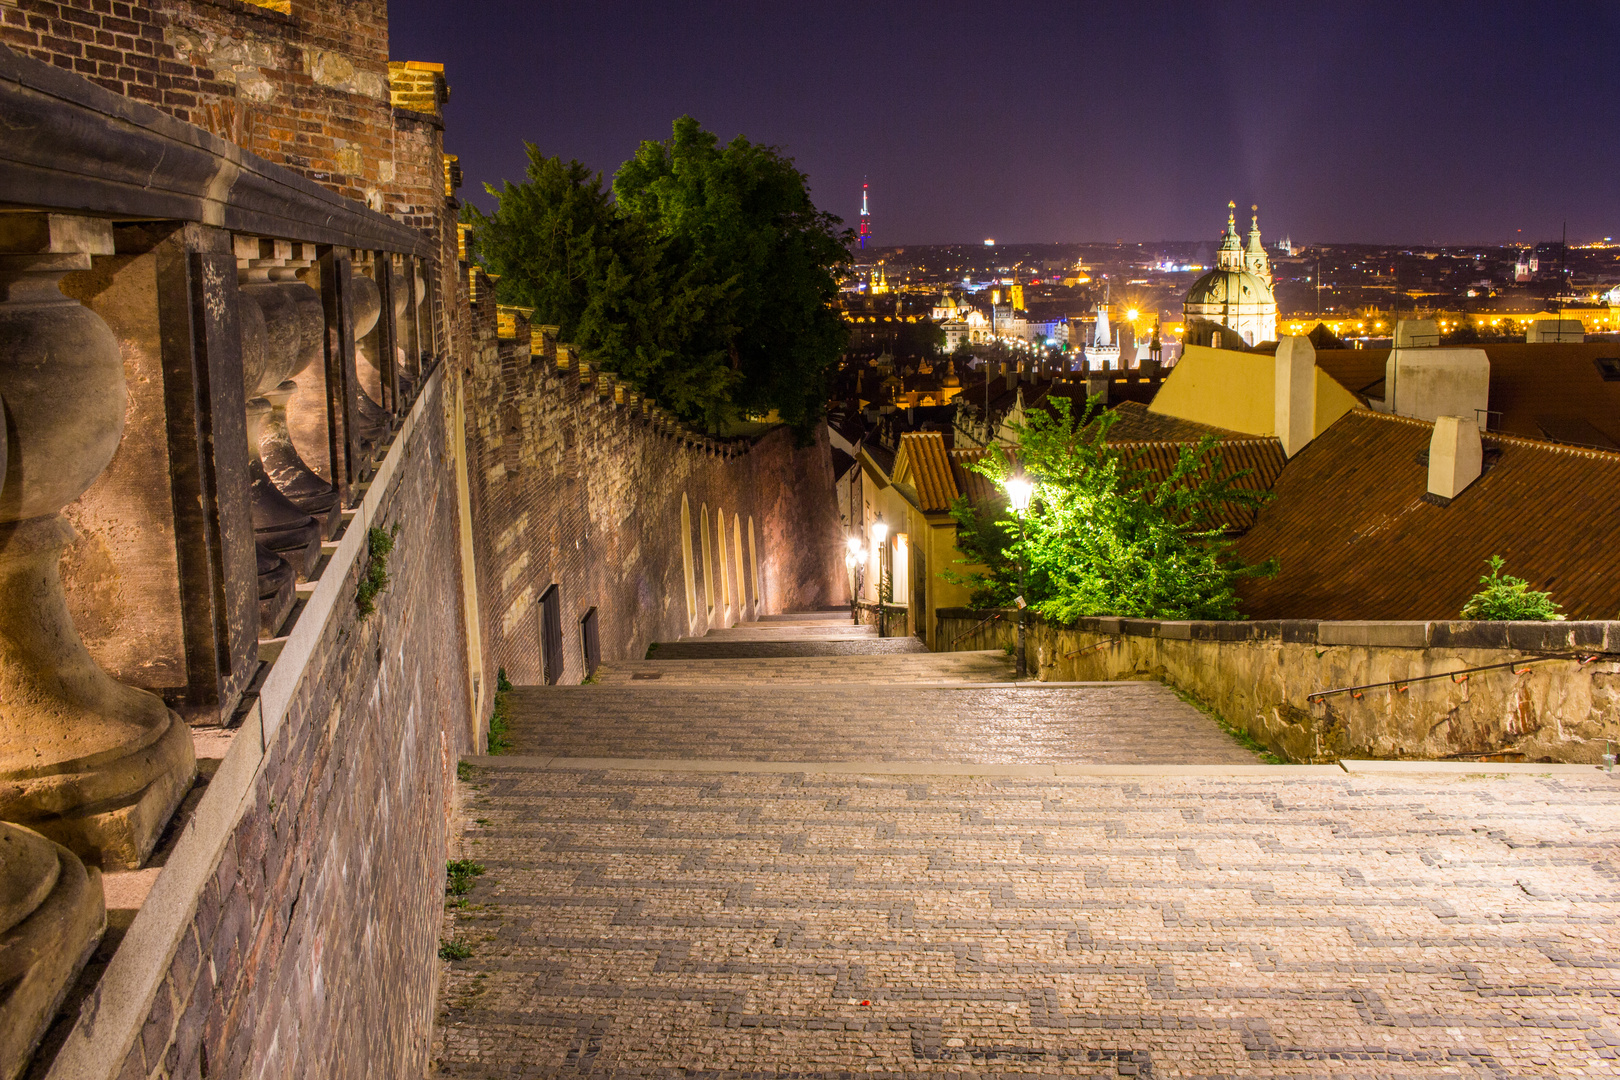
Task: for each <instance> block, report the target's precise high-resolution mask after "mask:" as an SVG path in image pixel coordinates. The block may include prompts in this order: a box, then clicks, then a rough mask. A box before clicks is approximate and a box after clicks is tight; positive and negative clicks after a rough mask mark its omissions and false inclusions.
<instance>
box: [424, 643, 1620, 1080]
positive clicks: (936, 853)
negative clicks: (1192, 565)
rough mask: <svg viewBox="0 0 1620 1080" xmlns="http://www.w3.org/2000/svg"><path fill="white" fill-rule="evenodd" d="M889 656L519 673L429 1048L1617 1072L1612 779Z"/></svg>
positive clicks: (1141, 1065) (517, 1057)
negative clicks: (1326, 755)
mask: <svg viewBox="0 0 1620 1080" xmlns="http://www.w3.org/2000/svg"><path fill="white" fill-rule="evenodd" d="M833 645H836V646H838V647H840V648H842V649H846V650H847V652H845V653H844V654H842V655H836V656H829V655H827V654H826V653H823V652H818V651H815V650H818V649H824V648H826V647H828V646H833ZM882 645H884V642H883V641H882V640H881V639H877V638H875V637H871V636H870V635H869V634H866V633H862V632H859V631H857V629H856V628H854V627H851V626H849V625H848V624H847V623H842V622H839V623H837V624H833V623H831V622H830V621H829V620H827V619H825V618H824V617H823V618H817V617H807V618H804V617H801V618H793V619H786V618H784V619H773V620H771V621H769V622H764V621H762V622H761V623H760V624H756V625H752V626H749V627H746V628H735V629H733V630H729V631H724V632H720V633H717V634H713V635H708V636H705V637H704V638H700V639H697V640H694V641H682V642H674V643H669V644H668V645H663V646H660V647H659V648H658V649H656V650H654V652H653V659H651V660H646V661H633V662H628V663H614V664H611V665H608V666H607V667H606V668H605V669H604V670H603V672H602V679H601V683H600V684H599V685H587V686H573V687H535V688H522V687H520V688H517V689H515V690H513V691H511V692H510V695H509V711H510V713H511V715H512V735H513V739H514V742H515V746H514V748H513V754H512V756H509V757H486V758H481V759H478V760H477V761H476V762H475V763H473V764H472V766H471V770H470V772H469V774H468V775H469V778H470V779H471V786H470V789H469V792H468V801H467V804H466V818H467V821H466V824H465V826H464V829H463V833H462V837H461V841H460V848H459V851H458V854H459V855H462V856H465V857H466V858H468V859H470V860H473V861H474V862H476V863H477V865H478V868H479V869H480V870H481V871H482V873H481V875H480V876H477V877H476V878H470V879H468V880H471V881H473V882H475V884H473V886H472V888H471V891H470V892H469V893H468V894H467V895H466V896H464V897H461V898H458V899H456V900H455V901H454V902H453V904H452V907H451V910H450V911H448V912H447V916H446V924H445V928H444V930H443V935H444V938H445V940H447V941H449V942H452V943H453V944H452V947H451V949H450V950H449V951H448V954H450V955H460V954H461V950H462V949H465V950H467V951H468V952H470V955H465V956H463V957H462V958H461V959H457V960H455V961H453V962H451V961H447V968H446V972H445V979H444V983H443V989H442V992H441V997H440V1009H439V1015H438V1026H437V1036H436V1044H435V1048H434V1057H435V1064H434V1073H435V1075H438V1076H444V1077H469V1078H471V1077H478V1078H486V1077H490V1078H492V1077H519V1076H522V1077H564V1076H567V1077H578V1076H589V1077H600V1078H604V1080H605V1078H608V1077H614V1078H617V1080H637V1078H647V1080H652V1078H655V1077H656V1078H670V1077H677V1076H680V1077H712V1078H716V1080H718V1078H721V1077H727V1078H742V1077H757V1078H766V1077H788V1076H792V1077H798V1078H801V1080H832V1078H834V1077H858V1078H861V1080H879V1078H882V1080H900V1078H902V1077H905V1078H927V1077H952V1078H955V1080H967V1078H970V1077H971V1078H985V1080H991V1078H995V1080H1010V1078H1012V1077H1035V1076H1052V1077H1059V1076H1061V1077H1093V1078H1100V1077H1109V1078H1115V1077H1159V1078H1161V1080H1163V1078H1166V1077H1183V1078H1188V1080H1191V1078H1195V1077H1196V1078H1205V1080H1208V1078H1213V1077H1239V1076H1242V1077H1250V1076H1254V1077H1267V1078H1281V1077H1312V1078H1314V1077H1318V1076H1344V1077H1357V1078H1361V1077H1365V1078H1369V1080H1371V1078H1374V1077H1378V1078H1382V1077H1387V1076H1402V1077H1425V1078H1426V1077H1443V1076H1457V1075H1465V1076H1481V1077H1493V1076H1537V1077H1541V1076H1546V1077H1553V1076H1560V1077H1561V1076H1577V1075H1580V1076H1588V1075H1591V1076H1596V1075H1614V1070H1613V1067H1614V1065H1615V1063H1616V1061H1617V1060H1620V1057H1617V1054H1620V1010H1617V1008H1616V1006H1615V1002H1616V1000H1617V998H1616V993H1615V988H1614V982H1615V972H1616V971H1617V970H1620V962H1617V961H1616V960H1615V957H1617V956H1620V929H1617V927H1620V897H1617V896H1616V895H1615V888H1614V881H1615V874H1614V872H1613V868H1612V866H1611V865H1610V864H1611V863H1612V862H1613V859H1612V857H1611V853H1612V851H1613V850H1614V847H1615V844H1616V843H1617V842H1620V825H1617V822H1620V787H1617V786H1616V782H1615V781H1612V780H1609V779H1607V778H1605V777H1604V775H1603V774H1602V773H1595V774H1593V773H1591V771H1590V770H1588V772H1587V774H1584V775H1580V776H1576V775H1573V774H1569V775H1566V774H1565V773H1558V774H1556V775H1555V774H1552V773H1549V774H1546V775H1536V774H1532V773H1530V772H1524V771H1518V772H1514V771H1511V770H1514V769H1517V768H1519V767H1517V766H1505V767H1502V768H1504V769H1507V770H1510V771H1506V772H1502V773H1485V772H1479V773H1474V774H1461V773H1452V774H1449V775H1431V774H1424V773H1422V772H1401V771H1399V766H1400V763H1388V764H1389V765H1390V766H1391V767H1390V769H1388V770H1384V771H1377V770H1374V771H1370V772H1368V771H1357V770H1351V771H1346V770H1343V769H1340V768H1339V767H1338V766H1331V765H1305V766H1264V765H1259V764H1256V763H1255V762H1254V759H1253V758H1252V757H1251V756H1250V755H1248V754H1247V753H1246V752H1245V751H1243V749H1242V748H1241V747H1239V746H1237V744H1235V743H1234V742H1232V741H1231V740H1230V739H1228V738H1227V737H1226V736H1225V735H1224V734H1222V733H1221V732H1220V730H1219V729H1218V728H1217V727H1216V726H1215V724H1214V723H1213V722H1212V721H1211V720H1209V719H1208V718H1207V717H1205V716H1203V715H1202V714H1200V713H1198V712H1197V711H1196V710H1194V709H1193V708H1192V707H1190V706H1188V705H1186V704H1185V703H1183V702H1182V701H1180V700H1179V699H1177V698H1176V697H1175V696H1174V695H1173V694H1172V693H1171V692H1170V691H1169V690H1168V689H1166V688H1165V687H1163V686H1160V685H1159V684H1156V683H1148V682H1135V683H1094V684H1066V685H1065V684H1039V683H1015V684H1009V683H1008V682H1007V681H1006V680H1007V679H1008V678H1010V674H1009V672H1008V670H1007V665H1006V658H1005V657H1002V656H999V655H998V654H982V653H981V654H958V655H957V656H954V657H953V656H943V655H933V654H928V653H916V652H905V653H880V652H874V651H868V650H871V649H872V648H873V647H877V646H882ZM677 647H678V648H679V649H680V650H682V651H681V653H680V655H679V656H678V657H677V656H672V655H670V654H669V653H666V651H665V650H666V649H670V650H674V649H676V648H677ZM767 647H768V648H769V649H771V650H772V651H771V652H769V653H760V652H754V653H750V654H747V655H742V656H739V655H737V652H736V650H737V649H740V648H752V649H764V648H767ZM651 675H656V678H650V677H648V676H651ZM990 676H994V678H991V677H990ZM1083 762H1093V763H1097V762H1100V763H1101V764H1080V763H1083ZM1153 762H1177V763H1186V762H1197V763H1200V764H1193V765H1188V764H1167V765H1155V764H1151V763H1153ZM1373 764H1382V763H1373ZM1422 767H1423V766H1422V765H1421V764H1419V765H1417V766H1416V768H1418V769H1421V768H1422ZM1477 768H1478V769H1480V770H1484V769H1489V768H1492V766H1477ZM1553 768H1556V767H1553ZM1572 768H1573V767H1565V769H1566V772H1568V770H1570V769H1572ZM1577 771H1578V770H1577Z"/></svg>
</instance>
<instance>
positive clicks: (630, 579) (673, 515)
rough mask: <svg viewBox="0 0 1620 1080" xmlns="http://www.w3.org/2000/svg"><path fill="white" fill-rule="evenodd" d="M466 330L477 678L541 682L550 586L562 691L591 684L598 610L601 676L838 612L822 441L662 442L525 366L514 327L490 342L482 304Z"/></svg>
mask: <svg viewBox="0 0 1620 1080" xmlns="http://www.w3.org/2000/svg"><path fill="white" fill-rule="evenodd" d="M470 314H471V317H472V318H473V320H474V322H475V325H476V327H477V329H478V330H479V333H478V335H477V337H476V341H477V344H476V345H475V347H474V349H473V351H472V352H473V355H472V359H471V363H470V365H469V370H470V371H471V374H470V376H468V377H467V379H466V384H465V385H466V395H467V425H468V428H467V445H468V469H469V474H470V481H471V492H472V509H473V519H474V522H475V527H474V530H473V533H474V537H475V540H474V547H475V550H476V553H477V558H476V563H477V567H478V594H479V600H480V606H481V610H482V619H481V622H482V626H483V634H484V643H485V658H484V662H485V668H486V670H485V673H484V675H485V677H486V678H490V679H493V678H494V676H495V674H496V672H497V671H498V670H499V669H502V668H504V669H505V670H506V673H507V676H508V677H509V678H510V679H511V680H512V681H513V682H515V683H538V682H541V681H543V676H544V672H543V670H542V665H541V660H540V652H541V648H540V645H541V643H540V623H539V614H538V606H537V605H538V603H539V601H540V598H541V597H542V596H543V595H544V593H545V592H546V590H547V589H548V588H549V587H550V586H551V585H553V584H556V585H557V586H558V588H559V592H560V596H561V602H562V608H563V610H562V620H561V621H562V628H563V633H562V645H563V656H564V668H563V670H562V672H561V673H560V676H559V677H560V680H561V681H564V682H572V683H577V682H579V681H580V680H581V679H583V678H584V677H585V675H586V671H585V666H584V656H583V649H582V638H581V633H580V629H579V623H580V620H581V619H582V618H583V617H584V615H585V613H586V612H587V611H589V610H590V609H592V608H595V609H596V612H597V620H598V627H599V634H600V639H601V648H602V657H603V659H618V658H627V657H640V656H642V655H644V654H645V652H646V649H647V646H648V644H649V643H650V642H653V641H657V640H666V641H668V640H673V639H675V638H678V637H683V636H687V635H690V634H699V635H701V634H703V633H704V632H706V631H707V630H708V629H709V628H710V627H711V626H729V625H735V624H736V623H737V622H739V621H743V620H748V619H753V618H756V617H757V616H758V615H759V614H763V613H765V612H774V611H784V610H790V609H794V608H809V607H818V606H821V605H823V604H833V603H837V602H839V601H840V600H842V599H843V596H842V585H841V582H842V579H843V568H842V565H841V562H840V559H841V555H842V548H841V539H840V537H839V535H838V532H837V527H838V512H837V506H836V503H835V497H834V493H833V477H832V463H831V454H830V450H829V447H828V443H827V437H826V432H825V429H823V430H822V431H821V433H820V434H819V436H818V437H817V439H816V440H815V442H813V443H812V444H811V445H810V446H807V447H803V448H796V447H795V446H794V443H793V438H792V435H791V433H789V432H788V431H786V430H778V431H776V432H774V433H772V434H770V435H767V436H766V437H765V438H763V439H762V440H760V441H759V442H758V443H755V444H754V445H752V446H751V447H750V446H747V444H730V445H726V446H723V447H721V448H720V449H708V448H706V447H705V445H704V444H702V443H700V442H699V440H698V438H697V437H696V436H695V435H693V434H692V433H690V432H686V433H681V432H676V431H671V430H666V429H661V428H659V427H658V426H656V425H654V424H652V423H651V422H650V421H649V420H648V419H647V418H646V417H645V416H644V415H643V413H642V410H641V409H640V408H639V407H635V406H631V405H628V404H621V403H616V402H615V401H614V400H613V398H612V397H611V396H609V395H608V394H607V393H606V392H604V391H601V390H599V389H598V386H597V385H596V384H595V382H594V380H593V379H592V377H591V376H590V375H589V374H587V375H586V377H584V378H581V375H580V372H579V370H578V367H577V361H575V362H574V365H575V366H573V367H570V368H568V369H566V370H565V369H560V368H559V366H558V363H557V360H556V357H555V356H554V355H531V349H530V347H529V345H528V340H529V337H530V334H529V331H528V329H527V327H526V326H525V325H524V324H523V323H522V322H521V320H519V323H518V332H517V335H516V337H515V338H508V339H505V340H501V339H496V338H495V337H494V335H493V334H492V333H491V332H490V331H491V330H492V329H493V324H492V321H491V320H492V319H493V315H494V305H493V304H492V303H490V302H488V301H485V302H481V303H479V304H477V305H474V306H473V307H472V308H471V309H470ZM683 496H684V497H685V499H686V503H687V508H688V518H689V520H690V522H691V530H692V532H691V536H690V542H691V548H692V552H693V559H694V564H695V566H694V584H695V592H696V594H697V597H698V602H697V605H696V610H695V611H689V610H688V601H687V589H686V581H685V567H684V562H683V551H682V540H681V528H682V526H681V500H682V498H683ZM705 511H706V513H705ZM722 515H723V518H724V531H725V559H724V564H723V565H722V563H721V558H720V555H721V553H720V550H719V548H720V530H721V522H720V518H721V516H722ZM704 521H706V522H707V525H708V529H709V532H710V548H711V550H710V552H709V557H708V559H707V560H705V559H704V556H703V538H702V535H701V526H702V524H703V522H704ZM750 523H751V524H752V529H753V538H752V549H751V547H750V532H749V530H750ZM739 527H740V528H739ZM738 532H740V533H741V549H742V553H743V558H742V566H743V571H742V579H743V580H742V582H741V586H740V587H739V583H738V581H737V562H738V560H737V548H738V538H737V533H738ZM756 555H757V563H758V578H757V581H756V578H755V571H754V565H755V557H756ZM706 573H707V577H708V586H709V588H710V589H711V590H712V592H713V593H714V595H715V597H716V602H715V606H714V611H713V612H712V613H711V612H710V611H709V610H708V605H707V603H706V601H705V599H704V598H705V596H706V591H705V574H706ZM727 595H729V596H730V598H731V603H730V605H729V606H728V605H726V604H725V603H724V602H723V600H724V597H725V596H727Z"/></svg>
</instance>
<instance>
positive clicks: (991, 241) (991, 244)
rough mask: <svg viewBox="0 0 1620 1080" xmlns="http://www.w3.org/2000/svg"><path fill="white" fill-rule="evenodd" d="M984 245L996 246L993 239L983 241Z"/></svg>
mask: <svg viewBox="0 0 1620 1080" xmlns="http://www.w3.org/2000/svg"><path fill="white" fill-rule="evenodd" d="M984 246H985V247H995V246H996V242H995V241H994V240H986V241H985V242H984Z"/></svg>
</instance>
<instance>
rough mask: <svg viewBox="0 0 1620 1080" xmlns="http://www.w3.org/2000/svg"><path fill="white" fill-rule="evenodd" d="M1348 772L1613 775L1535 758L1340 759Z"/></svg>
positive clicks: (1597, 768)
mask: <svg viewBox="0 0 1620 1080" xmlns="http://www.w3.org/2000/svg"><path fill="white" fill-rule="evenodd" d="M1339 764H1340V765H1342V766H1344V771H1345V772H1347V773H1357V774H1364V775H1372V774H1402V773H1454V774H1459V775H1477V774H1481V773H1483V774H1486V775H1489V774H1491V773H1504V774H1507V775H1509V776H1609V777H1612V776H1613V775H1614V774H1613V773H1606V772H1604V771H1603V767H1602V766H1601V765H1571V764H1568V763H1567V762H1534V761H1369V760H1355V759H1346V760H1344V761H1341V762H1339Z"/></svg>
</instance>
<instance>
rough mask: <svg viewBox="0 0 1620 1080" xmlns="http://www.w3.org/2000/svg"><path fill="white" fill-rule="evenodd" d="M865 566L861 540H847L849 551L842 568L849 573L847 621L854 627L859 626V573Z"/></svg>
mask: <svg viewBox="0 0 1620 1080" xmlns="http://www.w3.org/2000/svg"><path fill="white" fill-rule="evenodd" d="M865 566H866V552H865V550H864V549H862V547H861V538H860V537H859V536H852V537H850V538H849V550H848V551H846V552H844V568H845V569H846V570H848V571H849V620H850V622H852V623H854V624H855V625H856V626H859V625H860V624H861V573H862V570H863V569H864V567H865Z"/></svg>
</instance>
